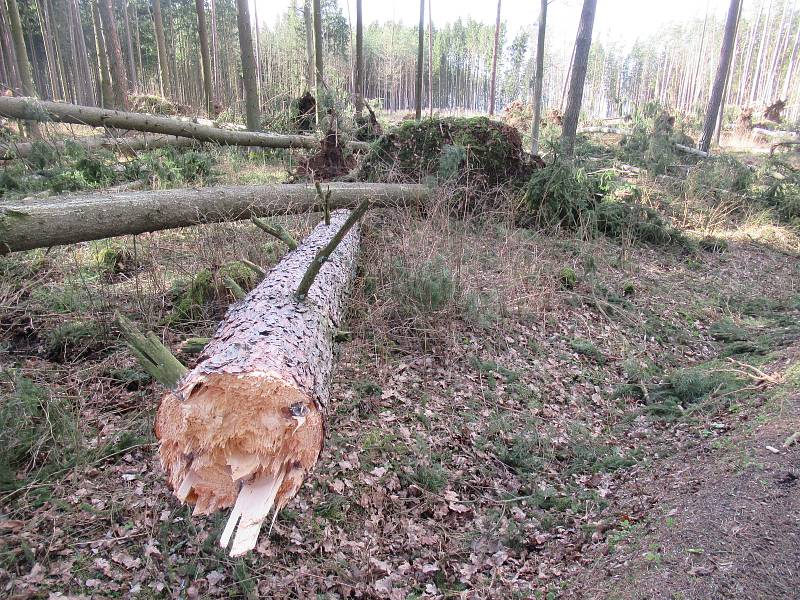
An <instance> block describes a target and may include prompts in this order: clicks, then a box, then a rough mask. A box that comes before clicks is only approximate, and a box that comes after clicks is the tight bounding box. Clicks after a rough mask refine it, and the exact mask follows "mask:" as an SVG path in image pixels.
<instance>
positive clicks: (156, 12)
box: [153, 0, 172, 97]
mask: <svg viewBox="0 0 800 600" xmlns="http://www.w3.org/2000/svg"><path fill="white" fill-rule="evenodd" d="M153 27H154V28H155V32H156V50H157V52H158V82H159V88H160V91H161V95H162V96H164V97H171V96H172V89H171V88H170V77H169V59H168V58H167V42H166V40H165V38H164V19H163V17H162V16H161V0H153Z"/></svg>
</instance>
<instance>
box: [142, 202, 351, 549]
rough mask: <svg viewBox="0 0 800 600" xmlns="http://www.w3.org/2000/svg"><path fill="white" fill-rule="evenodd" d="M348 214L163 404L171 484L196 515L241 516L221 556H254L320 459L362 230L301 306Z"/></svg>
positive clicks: (295, 260) (321, 228)
mask: <svg viewBox="0 0 800 600" xmlns="http://www.w3.org/2000/svg"><path fill="white" fill-rule="evenodd" d="M349 214H350V211H347V210H344V211H335V212H334V213H333V214H332V215H331V223H330V225H325V224H324V223H320V224H319V225H317V227H316V229H315V230H314V231H313V232H312V233H311V235H309V236H308V237H307V238H306V239H305V240H303V243H302V244H301V245H300V246H299V247H298V248H297V249H296V250H293V251H292V252H290V253H289V254H287V255H286V257H285V258H284V259H283V260H282V261H281V262H280V263H279V264H278V265H277V266H276V267H275V268H274V269H272V270H271V271H270V272H269V274H268V275H267V276H266V278H265V279H264V280H263V281H262V282H261V283H260V284H259V285H258V286H257V287H256V288H255V289H254V290H253V291H252V292H250V293H249V294H248V295H247V297H246V298H245V299H244V300H242V301H240V302H238V303H236V304H235V305H234V306H233V307H232V308H231V309H230V310H229V311H228V314H227V315H226V317H225V320H224V321H223V322H222V324H221V325H220V326H219V328H218V329H217V331H216V332H215V333H214V336H213V337H212V338H211V340H210V342H209V343H208V345H207V346H206V347H205V349H204V350H203V352H202V354H201V356H200V359H199V362H198V365H197V366H196V367H195V368H194V369H193V370H192V371H190V372H189V373H188V374H186V375H185V376H184V377H183V379H182V380H181V381H180V382H179V383H178V385H177V386H176V388H175V390H174V391H172V392H168V393H167V394H166V395H165V396H164V398H163V400H162V402H161V406H160V408H159V411H158V416H157V418H156V435H157V436H158V439H159V440H160V450H159V452H160V456H161V463H162V465H163V466H164V469H165V470H166V472H167V477H168V479H169V482H170V485H171V486H172V488H173V490H174V491H175V494H176V496H177V497H178V499H179V500H180V501H181V502H187V503H189V504H193V505H194V514H210V513H212V512H215V511H217V510H219V509H222V508H227V507H230V506H233V507H234V508H233V511H232V512H231V515H230V517H229V520H228V523H227V525H226V527H225V530H224V532H223V534H222V537H221V539H220V545H221V546H222V547H223V548H227V547H228V544H229V542H230V541H231V539H232V540H233V542H232V547H231V555H232V556H239V555H241V554H244V553H245V552H247V551H248V550H251V549H252V548H254V547H255V545H256V542H257V539H258V534H259V531H260V529H261V524H262V522H263V521H264V519H265V518H266V517H267V515H268V514H269V512H270V510H271V509H272V508H273V507H274V508H275V511H276V513H277V511H279V510H280V509H281V508H283V507H284V506H285V505H286V503H287V502H288V501H289V500H290V499H291V498H292V497H294V495H295V494H296V493H297V491H298V490H299V489H300V486H301V485H302V483H303V480H304V479H305V476H306V474H307V473H308V471H309V470H310V469H311V468H312V467H313V466H314V465H315V464H316V462H317V459H318V457H319V453H320V451H321V450H322V443H323V438H324V429H325V427H324V413H325V409H326V407H327V405H328V400H329V396H330V389H329V383H330V375H331V370H332V367H333V338H334V334H335V333H336V331H337V329H338V327H339V325H340V323H341V321H342V317H343V314H344V298H345V293H346V291H347V290H348V289H349V288H350V285H351V283H352V280H353V277H354V275H355V265H356V255H357V252H358V247H359V231H358V227H357V226H356V227H353V229H351V230H350V232H349V233H347V234H346V235H345V236H344V239H343V240H342V241H341V243H340V244H339V245H338V247H337V248H336V250H335V251H334V252H333V253H332V254H331V255H330V257H329V258H328V260H326V261H325V264H324V265H323V266H322V268H321V270H320V272H319V274H318V275H317V277H316V279H315V281H314V285H313V286H312V287H311V289H310V290H309V293H308V295H307V296H306V297H305V299H304V300H298V299H297V298H296V296H295V290H296V289H297V286H298V284H299V283H300V280H301V279H302V277H303V275H304V273H305V271H306V269H307V268H308V266H309V264H310V263H311V261H313V260H314V257H315V256H316V254H317V252H318V251H319V250H320V249H321V248H323V247H324V246H325V245H326V244H327V243H328V242H329V241H330V240H331V238H333V237H334V236H335V234H336V233H337V232H338V231H339V229H340V228H341V227H342V225H343V224H344V223H345V221H346V220H347V217H348V216H349ZM237 524H238V529H237ZM234 532H235V534H234Z"/></svg>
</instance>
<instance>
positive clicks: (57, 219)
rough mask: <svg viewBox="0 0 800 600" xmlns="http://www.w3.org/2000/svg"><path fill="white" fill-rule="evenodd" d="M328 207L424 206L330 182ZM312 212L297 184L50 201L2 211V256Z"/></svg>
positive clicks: (395, 189)
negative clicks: (367, 203)
mask: <svg viewBox="0 0 800 600" xmlns="http://www.w3.org/2000/svg"><path fill="white" fill-rule="evenodd" d="M331 190H332V191H333V192H334V195H333V197H332V198H331V201H330V205H331V208H332V209H340V208H350V207H354V206H358V204H359V203H360V202H361V201H362V200H364V199H369V200H370V206H371V207H372V208H399V207H404V206H413V205H416V204H419V203H422V202H425V201H427V200H428V199H429V198H430V195H431V192H430V190H429V189H428V188H426V187H425V186H422V185H411V184H409V185H406V184H385V183H333V184H331ZM314 210H318V207H317V201H316V192H315V190H314V188H313V187H309V186H306V185H303V184H293V185H280V184H275V185H263V186H229V187H210V188H192V189H188V188H185V189H175V190H156V191H140V192H123V193H117V194H108V193H103V192H98V193H95V194H90V195H86V196H51V197H49V198H42V199H37V200H35V201H27V202H20V203H18V204H5V205H3V206H0V251H5V252H9V251H12V252H13V251H17V250H30V249H32V248H46V247H49V246H57V245H59V244H72V243H76V242H83V241H88V240H98V239H103V238H108V237H114V236H118V235H128V234H137V233H144V232H148V231H160V230H163V229H173V228H176V227H188V226H190V225H198V224H201V223H219V222H223V221H239V220H242V219H249V218H251V217H271V216H279V215H286V214H298V213H307V212H312V211H314Z"/></svg>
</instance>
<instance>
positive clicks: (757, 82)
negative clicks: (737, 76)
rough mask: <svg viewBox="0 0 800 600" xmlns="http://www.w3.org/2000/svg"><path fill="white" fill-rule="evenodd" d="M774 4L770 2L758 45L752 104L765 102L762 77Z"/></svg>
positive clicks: (751, 97) (751, 96)
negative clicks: (757, 101) (760, 101)
mask: <svg viewBox="0 0 800 600" xmlns="http://www.w3.org/2000/svg"><path fill="white" fill-rule="evenodd" d="M772 4H773V0H769V6H768V8H767V18H766V19H765V20H764V27H763V28H762V34H761V42H760V43H759V45H758V58H757V59H756V72H755V75H754V76H753V81H752V87H751V90H750V102H751V103H753V102H755V101H756V100H763V98H762V96H763V91H764V90H763V89H762V87H761V76H762V74H763V72H764V68H763V67H764V56H765V52H766V50H767V48H766V46H767V39H768V38H767V36H768V35H769V32H770V29H771V27H770V17H771V16H772Z"/></svg>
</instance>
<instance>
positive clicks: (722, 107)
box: [714, 2, 742, 146]
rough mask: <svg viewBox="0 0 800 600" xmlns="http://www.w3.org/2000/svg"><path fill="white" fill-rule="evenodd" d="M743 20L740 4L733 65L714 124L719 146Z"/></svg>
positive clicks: (735, 31)
mask: <svg viewBox="0 0 800 600" xmlns="http://www.w3.org/2000/svg"><path fill="white" fill-rule="evenodd" d="M741 18H742V3H741V2H740V3H739V10H738V12H737V13H736V27H735V29H734V32H733V50H732V51H731V65H730V67H729V68H728V73H727V75H726V76H725V87H723V88H722V99H721V100H720V103H719V115H718V116H717V122H716V123H715V124H714V142H715V143H716V144H717V146H719V140H720V138H721V137H722V126H723V122H724V121H725V104H726V103H727V101H728V93H729V90H730V85H731V79H732V78H733V72H734V71H735V70H736V67H735V66H734V65H735V64H736V46H737V45H738V43H739V22H740V21H741Z"/></svg>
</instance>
